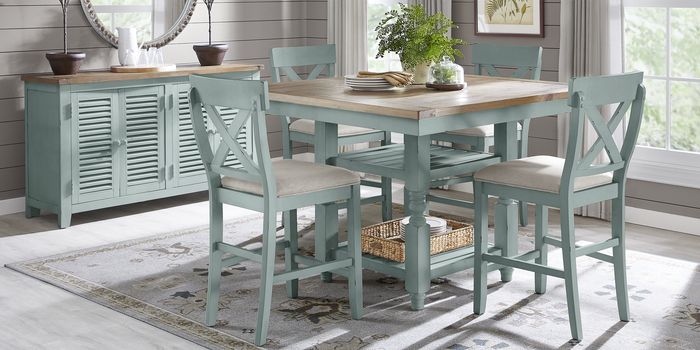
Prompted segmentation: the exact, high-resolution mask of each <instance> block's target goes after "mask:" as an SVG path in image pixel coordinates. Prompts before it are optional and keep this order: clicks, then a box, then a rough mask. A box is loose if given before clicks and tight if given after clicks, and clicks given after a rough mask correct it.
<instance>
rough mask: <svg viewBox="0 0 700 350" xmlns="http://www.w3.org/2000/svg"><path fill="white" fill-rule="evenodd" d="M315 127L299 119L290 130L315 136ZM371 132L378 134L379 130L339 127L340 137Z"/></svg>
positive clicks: (348, 126)
mask: <svg viewBox="0 0 700 350" xmlns="http://www.w3.org/2000/svg"><path fill="white" fill-rule="evenodd" d="M314 125H315V123H314V121H313V120H309V119H298V120H295V121H293V122H292V123H291V124H289V130H290V131H296V132H300V133H303V134H309V135H313V134H314V129H315V127H314ZM371 132H377V130H373V129H367V128H361V127H359V126H350V125H338V136H355V135H364V134H369V133H371Z"/></svg>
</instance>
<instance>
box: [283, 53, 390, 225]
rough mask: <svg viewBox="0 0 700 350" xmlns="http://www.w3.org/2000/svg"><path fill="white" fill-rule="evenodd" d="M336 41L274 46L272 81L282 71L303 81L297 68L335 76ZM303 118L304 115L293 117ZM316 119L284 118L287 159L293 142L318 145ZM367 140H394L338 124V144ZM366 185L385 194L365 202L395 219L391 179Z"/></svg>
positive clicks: (387, 134) (312, 76) (315, 74)
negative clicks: (321, 43) (380, 208)
mask: <svg viewBox="0 0 700 350" xmlns="http://www.w3.org/2000/svg"><path fill="white" fill-rule="evenodd" d="M335 60H336V58H335V44H328V45H318V46H301V47H277V48H273V49H272V54H271V55H270V65H271V66H272V68H273V74H272V80H273V82H275V83H278V82H280V81H282V74H284V75H286V76H287V79H289V80H300V79H302V78H301V77H300V76H299V73H297V71H296V70H295V69H299V68H303V67H309V66H313V69H312V70H311V72H310V73H309V74H308V75H307V76H306V79H307V80H313V79H317V78H318V77H319V76H321V73H323V72H324V71H325V72H326V76H328V77H333V76H335V69H334V66H335ZM292 117H301V118H303V117H304V116H292ZM314 129H315V122H314V121H313V120H309V119H297V120H294V121H292V120H291V119H290V117H289V116H283V117H282V155H283V157H284V158H285V159H292V142H293V141H297V142H303V143H307V144H311V145H313V144H314ZM366 142H381V144H382V145H388V144H390V143H391V133H390V132H386V131H379V130H372V129H367V128H361V127H357V126H349V125H338V146H347V145H354V144H358V143H366ZM362 185H365V186H370V187H377V188H381V190H382V194H381V195H380V196H374V197H369V198H364V199H362V204H367V203H376V202H381V203H382V218H383V220H385V221H386V220H391V214H392V211H391V200H392V194H391V178H389V177H382V178H381V181H371V180H362Z"/></svg>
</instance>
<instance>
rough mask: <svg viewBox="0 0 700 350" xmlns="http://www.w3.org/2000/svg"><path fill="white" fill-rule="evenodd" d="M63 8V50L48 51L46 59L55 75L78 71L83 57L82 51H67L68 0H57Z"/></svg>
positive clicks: (70, 73)
mask: <svg viewBox="0 0 700 350" xmlns="http://www.w3.org/2000/svg"><path fill="white" fill-rule="evenodd" d="M58 2H59V3H60V4H61V9H62V10H63V51H62V52H49V53H47V54H46V59H48V60H49V64H50V65H51V70H52V71H53V74H55V75H72V74H75V73H78V70H80V65H81V64H82V63H83V60H84V59H85V53H84V52H68V3H70V0H58Z"/></svg>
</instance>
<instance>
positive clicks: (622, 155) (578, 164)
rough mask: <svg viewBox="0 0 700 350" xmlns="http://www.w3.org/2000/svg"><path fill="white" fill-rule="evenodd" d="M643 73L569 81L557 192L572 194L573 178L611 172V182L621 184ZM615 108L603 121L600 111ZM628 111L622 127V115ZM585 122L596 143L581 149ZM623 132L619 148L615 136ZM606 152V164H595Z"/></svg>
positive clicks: (640, 107)
mask: <svg viewBox="0 0 700 350" xmlns="http://www.w3.org/2000/svg"><path fill="white" fill-rule="evenodd" d="M643 79H644V74H643V73H642V72H635V73H627V74H620V75H610V76H602V77H582V78H573V79H571V80H570V81H569V96H570V99H569V105H570V106H571V118H570V123H569V141H568V145H567V151H566V163H565V165H564V174H563V177H562V182H561V189H560V191H562V192H563V191H568V193H571V192H572V191H573V185H574V181H575V179H576V177H580V176H589V175H596V174H603V173H608V172H613V182H615V183H622V182H623V181H624V180H625V178H626V175H627V169H628V167H629V161H630V159H631V157H632V152H633V151H634V147H635V145H636V143H637V136H638V135H639V129H640V125H641V123H642V115H643V112H644V99H645V96H646V90H645V88H644V86H643V85H642V81H643ZM609 105H612V106H613V107H614V106H615V105H617V106H616V109H615V111H614V112H613V114H612V116H611V117H610V119H608V120H606V118H604V117H603V114H602V113H601V109H603V108H604V107H606V106H609ZM628 111H630V114H629V118H628V121H627V124H626V126H625V122H624V119H625V115H626V114H627V112H628ZM586 120H588V121H589V122H590V125H591V126H592V129H593V130H594V131H595V133H596V136H597V139H596V141H595V142H594V143H593V144H592V145H591V147H589V148H588V149H583V137H584V132H583V129H584V124H585V122H586ZM618 128H623V130H624V138H623V141H622V148H619V147H618V145H617V143H616V142H615V138H614V136H613V135H614V134H615V131H616V130H617V129H618ZM602 151H605V153H606V155H607V158H608V160H609V162H608V163H603V164H597V163H596V160H597V159H598V158H599V157H598V155H600V154H601V152H602Z"/></svg>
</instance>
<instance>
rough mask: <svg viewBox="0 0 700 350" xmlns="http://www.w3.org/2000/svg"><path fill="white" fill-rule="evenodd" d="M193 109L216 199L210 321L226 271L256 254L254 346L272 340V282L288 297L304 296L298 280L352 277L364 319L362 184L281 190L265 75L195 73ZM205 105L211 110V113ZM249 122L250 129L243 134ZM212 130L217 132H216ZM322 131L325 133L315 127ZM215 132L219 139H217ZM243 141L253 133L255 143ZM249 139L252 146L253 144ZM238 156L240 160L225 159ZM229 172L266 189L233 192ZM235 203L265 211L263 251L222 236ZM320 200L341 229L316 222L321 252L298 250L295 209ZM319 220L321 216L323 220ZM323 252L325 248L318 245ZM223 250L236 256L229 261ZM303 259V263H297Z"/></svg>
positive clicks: (355, 310) (356, 309)
mask: <svg viewBox="0 0 700 350" xmlns="http://www.w3.org/2000/svg"><path fill="white" fill-rule="evenodd" d="M191 85H192V90H191V95H190V96H191V97H190V100H191V111H192V113H191V115H192V124H193V125H194V131H195V136H196V140H197V146H198V148H199V150H200V154H201V159H202V161H203V164H204V168H205V170H206V174H207V178H208V183H209V203H210V255H209V280H208V289H207V304H206V316H205V322H206V324H207V325H209V326H213V325H215V324H216V318H217V317H216V316H217V313H218V307H219V296H220V285H221V270H222V268H225V267H226V266H230V265H233V264H236V263H239V262H240V261H242V260H252V261H256V262H258V263H260V264H261V265H262V276H261V281H260V300H259V305H258V316H257V326H256V331H255V344H256V345H259V346H260V345H263V344H265V343H266V342H267V330H268V328H269V317H270V308H271V304H272V288H273V283H275V282H282V281H285V282H286V283H287V295H288V296H289V297H290V298H296V297H297V296H298V295H299V291H298V284H299V279H300V278H307V277H311V276H314V275H318V274H321V273H323V272H329V271H333V273H337V274H340V275H343V276H345V277H347V278H348V290H349V293H350V297H349V299H350V309H351V316H352V318H353V319H359V318H361V317H362V300H363V299H362V258H361V256H362V253H361V246H360V216H359V215H360V184H359V182H358V183H357V184H355V185H350V186H345V187H340V188H332V189H325V190H319V191H316V192H312V193H305V194H299V195H294V196H285V197H278V196H277V188H276V186H277V185H276V180H275V177H274V174H273V168H272V163H271V160H270V150H269V146H268V142H267V129H266V128H267V127H266V121H265V115H266V114H265V112H266V111H267V109H268V106H269V101H268V86H267V82H264V81H244V80H231V79H217V78H210V77H204V76H196V75H195V76H192V77H191ZM202 107H204V108H205V109H206V111H207V112H208V113H207V115H206V116H205V115H204V113H202ZM222 109H223V110H231V109H234V110H237V111H238V113H237V115H236V116H235V118H232V119H230V120H228V121H227V120H226V118H225V116H224V115H223V114H222V113H220V112H219V111H220V110H222ZM246 126H249V127H250V128H251V132H245V128H246ZM212 131H213V132H212ZM318 134H323V132H321V133H317V135H318ZM212 135H215V136H214V140H213V141H214V142H212ZM241 139H252V144H250V143H242V142H240V140H241ZM248 145H252V147H249V146H248ZM229 154H233V155H235V157H236V160H235V162H231V161H229V160H227V155H229ZM222 176H229V177H233V178H236V179H240V180H245V181H252V182H257V183H260V184H261V185H262V188H263V195H255V194H250V193H246V192H240V191H235V190H232V189H228V188H225V187H222V185H221V177H222ZM338 201H344V202H347V208H348V228H347V229H348V240H347V242H346V243H344V245H346V246H347V252H348V253H347V256H346V257H343V258H339V259H336V258H334V257H333V256H330V255H326V254H325V253H326V250H325V247H326V244H327V239H329V237H333V239H334V240H335V241H334V244H335V245H337V244H338V243H337V232H338V227H337V223H338V207H337V204H336V203H337V202H338ZM224 203H225V204H230V205H235V206H239V207H243V208H247V209H251V210H256V211H260V212H262V213H264V219H263V225H264V227H263V238H262V241H263V246H262V249H258V250H253V251H251V250H246V249H243V248H241V247H237V246H234V245H231V244H228V243H225V242H224V241H223V213H222V206H223V204H224ZM314 204H320V205H321V206H322V207H323V208H324V211H323V212H324V214H325V217H324V219H325V220H326V222H329V221H333V222H334V223H335V227H333V228H332V232H330V233H326V232H324V231H321V228H318V227H317V228H316V244H317V245H320V246H321V250H320V254H317V255H316V258H311V257H306V256H302V255H299V254H298V251H297V249H298V243H297V238H298V237H297V236H298V232H297V222H296V220H297V216H296V210H297V208H300V207H304V206H309V205H314ZM279 211H282V212H284V213H285V215H284V226H285V238H284V240H281V241H276V225H275V224H276V218H277V212H279ZM317 219H318V218H317ZM277 248H281V249H284V254H285V271H284V272H282V273H279V274H275V271H274V267H275V252H276V249H277ZM317 252H319V251H318V250H317ZM223 253H231V254H233V256H232V257H228V258H226V259H223ZM299 265H304V268H299Z"/></svg>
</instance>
